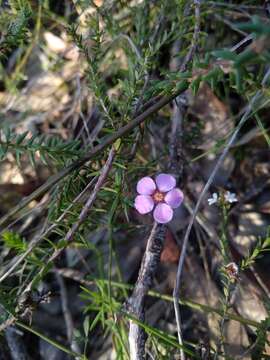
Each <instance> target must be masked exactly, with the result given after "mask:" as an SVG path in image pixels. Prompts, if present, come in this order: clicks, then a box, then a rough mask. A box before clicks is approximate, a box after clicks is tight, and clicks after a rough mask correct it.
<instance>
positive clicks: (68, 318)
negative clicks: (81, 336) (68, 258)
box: [56, 272, 81, 354]
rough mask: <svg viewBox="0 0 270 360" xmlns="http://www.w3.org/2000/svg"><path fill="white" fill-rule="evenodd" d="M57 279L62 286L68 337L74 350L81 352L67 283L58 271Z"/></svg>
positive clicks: (61, 291)
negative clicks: (69, 305) (75, 334)
mask: <svg viewBox="0 0 270 360" xmlns="http://www.w3.org/2000/svg"><path fill="white" fill-rule="evenodd" d="M56 279H57V282H58V284H59V288H60V295H61V305H62V311H63V316H64V319H65V323H66V330H67V338H68V341H69V343H70V348H71V350H72V351H74V352H76V353H78V354H80V353H81V349H80V347H79V345H78V343H77V341H76V340H75V339H74V336H73V331H74V323H73V319H72V316H71V313H70V310H69V307H68V294H67V289H66V285H65V282H64V280H63V278H62V276H61V275H60V274H59V273H58V272H56Z"/></svg>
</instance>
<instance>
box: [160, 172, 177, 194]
mask: <svg viewBox="0 0 270 360" xmlns="http://www.w3.org/2000/svg"><path fill="white" fill-rule="evenodd" d="M156 183H157V187H158V190H159V191H161V192H167V191H170V190H172V189H173V188H174V187H175V185H176V180H175V178H174V177H173V176H172V175H169V174H160V175H158V176H157V177H156Z"/></svg>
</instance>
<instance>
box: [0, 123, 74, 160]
mask: <svg viewBox="0 0 270 360" xmlns="http://www.w3.org/2000/svg"><path fill="white" fill-rule="evenodd" d="M0 136H1V138H0V161H1V160H3V159H4V158H5V157H6V155H7V154H8V153H9V152H13V153H14V155H15V157H16V161H17V164H18V165H19V166H20V165H21V158H22V156H25V155H27V156H28V158H29V161H30V163H31V164H32V166H33V167H34V166H35V164H36V160H37V157H39V158H40V160H41V161H42V163H43V164H44V165H49V164H50V163H51V162H52V163H54V164H58V166H60V165H61V166H63V165H65V164H67V163H68V162H70V161H71V160H75V159H76V158H77V157H78V156H79V155H80V154H81V151H80V150H79V145H80V143H79V141H75V140H74V141H69V142H64V141H63V140H62V139H61V138H57V137H46V136H38V135H31V134H30V133H29V132H27V131H26V132H24V133H22V134H16V133H15V132H12V131H11V130H10V128H6V129H4V131H3V132H2V135H1V134H0Z"/></svg>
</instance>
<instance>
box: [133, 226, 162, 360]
mask: <svg viewBox="0 0 270 360" xmlns="http://www.w3.org/2000/svg"><path fill="white" fill-rule="evenodd" d="M165 233H166V226H165V225H158V224H157V223H154V225H153V227H152V231H151V234H150V236H149V238H148V240H147V246H146V250H145V253H144V257H143V260H142V264H141V268H140V272H139V275H138V279H137V281H136V284H135V287H134V290H133V293H132V295H131V297H130V298H129V300H128V311H129V313H131V314H132V315H133V316H135V317H136V318H137V319H138V320H140V321H144V301H145V297H146V295H147V293H148V291H149V290H150V288H151V287H152V284H153V276H154V274H155V273H156V270H157V267H158V264H159V260H160V254H161V251H162V248H163V240H164V237H165ZM145 340H146V337H145V333H144V330H143V329H142V328H141V327H140V326H139V325H138V324H136V323H135V322H133V321H132V320H130V323H129V348H130V359H131V360H141V359H144V355H145Z"/></svg>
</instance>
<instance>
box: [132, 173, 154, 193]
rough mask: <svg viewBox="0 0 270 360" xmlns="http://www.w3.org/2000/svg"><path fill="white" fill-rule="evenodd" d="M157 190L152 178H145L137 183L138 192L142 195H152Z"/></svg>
mask: <svg viewBox="0 0 270 360" xmlns="http://www.w3.org/2000/svg"><path fill="white" fill-rule="evenodd" d="M156 188H157V187H156V184H155V182H154V180H153V179H152V178H150V176H145V177H143V178H142V179H141V180H139V181H138V183H137V192H138V193H139V194H141V195H152V194H153V193H154V191H155V190H156Z"/></svg>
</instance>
